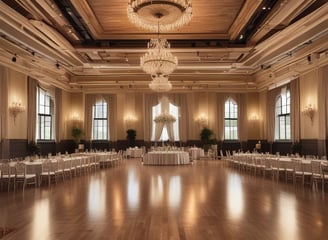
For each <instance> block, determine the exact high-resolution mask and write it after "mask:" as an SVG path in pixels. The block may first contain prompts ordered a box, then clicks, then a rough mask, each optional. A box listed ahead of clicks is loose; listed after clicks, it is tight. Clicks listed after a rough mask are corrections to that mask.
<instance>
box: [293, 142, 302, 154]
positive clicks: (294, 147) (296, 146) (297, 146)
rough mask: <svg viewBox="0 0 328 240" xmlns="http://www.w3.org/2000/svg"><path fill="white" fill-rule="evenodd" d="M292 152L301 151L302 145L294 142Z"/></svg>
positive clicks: (299, 152)
mask: <svg viewBox="0 0 328 240" xmlns="http://www.w3.org/2000/svg"><path fill="white" fill-rule="evenodd" d="M291 151H292V154H299V155H301V153H302V145H301V144H300V143H299V142H294V143H293V144H292V148H291Z"/></svg>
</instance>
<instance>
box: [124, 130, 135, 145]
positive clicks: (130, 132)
mask: <svg viewBox="0 0 328 240" xmlns="http://www.w3.org/2000/svg"><path fill="white" fill-rule="evenodd" d="M126 134H127V135H126V138H127V140H128V141H129V146H130V147H133V146H134V144H135V140H136V136H137V131H136V130H134V129H128V130H126Z"/></svg>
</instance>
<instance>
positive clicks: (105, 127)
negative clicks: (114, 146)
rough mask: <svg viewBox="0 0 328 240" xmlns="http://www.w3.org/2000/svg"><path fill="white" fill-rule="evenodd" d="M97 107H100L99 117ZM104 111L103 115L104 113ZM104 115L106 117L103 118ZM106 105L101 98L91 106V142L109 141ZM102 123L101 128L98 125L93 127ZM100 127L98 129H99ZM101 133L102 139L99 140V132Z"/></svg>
mask: <svg viewBox="0 0 328 240" xmlns="http://www.w3.org/2000/svg"><path fill="white" fill-rule="evenodd" d="M97 106H98V107H99V106H100V107H101V110H102V112H101V114H100V115H101V117H99V116H98V115H99V114H98V112H97V111H98V110H97ZM104 111H105V113H104ZM104 115H106V116H104ZM108 115H109V113H108V103H107V101H106V100H105V99H104V98H102V99H101V100H100V101H97V102H96V103H95V104H94V105H93V106H92V141H108V140H109V127H108V121H109V119H108ZM96 122H97V123H98V122H102V124H101V126H100V125H95V123H96ZM99 126H100V127H99ZM99 129H101V130H102V131H103V135H104V136H103V138H100V137H99V135H100V132H101V131H100V130H99Z"/></svg>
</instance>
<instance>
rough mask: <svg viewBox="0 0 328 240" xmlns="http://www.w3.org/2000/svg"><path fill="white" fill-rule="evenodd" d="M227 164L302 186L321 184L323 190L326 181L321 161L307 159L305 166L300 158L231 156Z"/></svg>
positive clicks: (325, 172) (326, 175)
mask: <svg viewBox="0 0 328 240" xmlns="http://www.w3.org/2000/svg"><path fill="white" fill-rule="evenodd" d="M226 160H227V161H228V164H229V166H231V167H234V168H237V169H238V170H240V171H244V172H248V173H250V174H254V175H262V176H263V177H267V176H271V178H272V179H273V180H276V181H279V180H280V179H283V180H284V181H285V182H293V184H297V183H298V182H299V183H301V184H302V185H303V186H304V185H306V184H308V185H310V186H313V187H315V188H318V185H321V186H322V190H323V191H324V187H325V185H327V183H328V166H327V165H326V164H323V163H322V161H318V160H314V159H313V160H308V161H310V164H307V168H306V167H305V164H304V163H303V162H302V160H301V159H291V161H281V160H280V159H279V158H275V157H265V156H263V157H259V156H251V155H247V156H233V157H232V158H226Z"/></svg>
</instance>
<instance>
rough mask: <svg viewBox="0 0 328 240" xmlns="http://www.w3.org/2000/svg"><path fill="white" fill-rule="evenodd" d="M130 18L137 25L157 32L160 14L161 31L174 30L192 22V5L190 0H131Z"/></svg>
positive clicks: (128, 10)
mask: <svg viewBox="0 0 328 240" xmlns="http://www.w3.org/2000/svg"><path fill="white" fill-rule="evenodd" d="M127 13H128V18H129V19H130V21H131V22H132V23H134V24H135V25H137V26H139V27H141V28H143V29H146V30H149V31H152V32H156V31H157V30H158V26H157V23H158V16H159V15H161V18H160V22H159V24H160V31H162V32H163V31H165V32H166V31H172V30H175V29H177V28H180V27H181V26H183V25H185V24H187V23H189V22H190V20H191V18H192V6H191V2H190V0H157V1H156V0H130V1H129V3H128V7H127Z"/></svg>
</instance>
